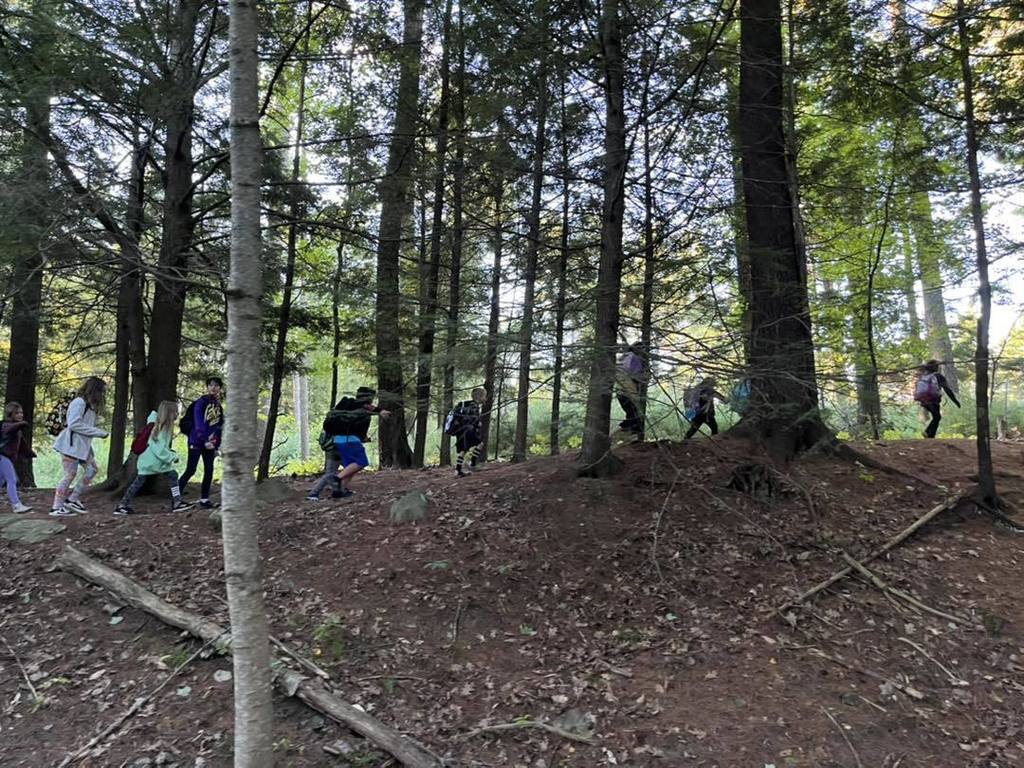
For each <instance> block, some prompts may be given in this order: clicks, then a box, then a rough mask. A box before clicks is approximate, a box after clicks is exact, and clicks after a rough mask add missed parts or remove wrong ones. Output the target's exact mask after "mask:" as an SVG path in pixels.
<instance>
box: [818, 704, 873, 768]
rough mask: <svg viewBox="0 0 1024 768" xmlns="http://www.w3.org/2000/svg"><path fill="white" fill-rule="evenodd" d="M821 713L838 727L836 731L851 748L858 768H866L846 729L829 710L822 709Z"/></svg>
mask: <svg viewBox="0 0 1024 768" xmlns="http://www.w3.org/2000/svg"><path fill="white" fill-rule="evenodd" d="M821 711H822V712H824V713H825V716H826V717H827V718H828V719H829V720H831V721H832V725H834V726H835V727H836V730H837V731H839V735H840V736H842V737H843V741H845V742H846V746H848V747H849V748H850V752H851V753H852V754H853V761H854V762H855V763H857V768H864V763H862V762H861V761H860V755H858V754H857V750H856V749H854V748H853V742H852V741H850V737H849V736H847V735H846V729H845V728H843V726H842V725H840V724H839V721H838V720H836V719H835V717H833V716H832V713H831V712H829V711H828V710H827V709H825V708H824V707H822V708H821Z"/></svg>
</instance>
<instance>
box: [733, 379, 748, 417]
mask: <svg viewBox="0 0 1024 768" xmlns="http://www.w3.org/2000/svg"><path fill="white" fill-rule="evenodd" d="M731 395H732V396H731V397H730V398H729V407H730V408H732V410H733V412H734V413H738V414H740V415H741V416H742V415H743V414H744V413H746V412H747V409H748V408H749V406H750V379H743V380H742V381H740V383H739V384H737V385H736V386H735V387H734V388H733V390H732V393H731Z"/></svg>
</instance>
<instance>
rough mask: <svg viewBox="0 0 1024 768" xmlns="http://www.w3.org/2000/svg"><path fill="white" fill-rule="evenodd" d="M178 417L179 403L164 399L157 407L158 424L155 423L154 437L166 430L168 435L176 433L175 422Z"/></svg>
mask: <svg viewBox="0 0 1024 768" xmlns="http://www.w3.org/2000/svg"><path fill="white" fill-rule="evenodd" d="M177 418H178V404H177V403H176V402H174V401H173V400H164V401H163V402H161V403H160V406H159V407H158V408H157V409H156V424H154V425H153V432H152V436H151V438H150V439H152V437H156V436H157V435H159V434H160V433H161V432H163V431H164V430H166V431H167V434H168V435H171V436H173V435H174V422H175V420H176V419H177Z"/></svg>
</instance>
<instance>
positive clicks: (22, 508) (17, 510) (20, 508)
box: [14, 501, 32, 515]
mask: <svg viewBox="0 0 1024 768" xmlns="http://www.w3.org/2000/svg"><path fill="white" fill-rule="evenodd" d="M31 511H32V507H30V506H27V505H25V504H22V503H21V502H20V501H19V502H18V503H17V504H15V505H14V514H16V515H24V514H25V513H26V512H31Z"/></svg>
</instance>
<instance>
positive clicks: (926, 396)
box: [914, 360, 960, 438]
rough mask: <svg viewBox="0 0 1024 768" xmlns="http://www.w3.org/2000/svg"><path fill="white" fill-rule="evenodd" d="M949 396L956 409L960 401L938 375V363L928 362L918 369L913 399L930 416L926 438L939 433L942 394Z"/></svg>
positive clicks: (925, 433)
mask: <svg viewBox="0 0 1024 768" xmlns="http://www.w3.org/2000/svg"><path fill="white" fill-rule="evenodd" d="M943 392H945V393H946V394H947V395H949V399H950V400H952V401H953V403H954V405H956V407H957V408H959V407H960V401H959V400H957V399H956V394H955V393H954V392H953V390H952V389H950V388H949V382H947V381H946V377H945V376H943V375H942V374H941V373H939V361H938V360H929V361H928V362H927V363H925V364H924V365H922V366H921V367H920V368H919V369H918V373H917V382H916V383H915V384H914V399H915V400H917V402H918V403H920V405H921V407H922V408H923V409H924V410H925V411H926V412H927V413H928V415H929V416H931V422H930V423H929V424H928V426H927V428H926V429H925V431H924V436H925V437H927V438H933V437H935V434H936V433H937V432H938V431H939V422H940V421H942V393H943Z"/></svg>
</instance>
